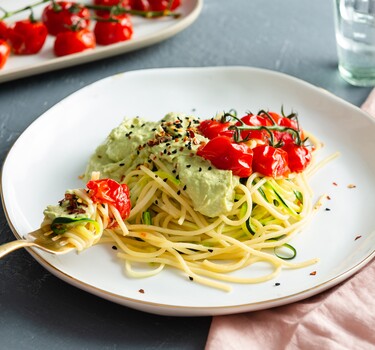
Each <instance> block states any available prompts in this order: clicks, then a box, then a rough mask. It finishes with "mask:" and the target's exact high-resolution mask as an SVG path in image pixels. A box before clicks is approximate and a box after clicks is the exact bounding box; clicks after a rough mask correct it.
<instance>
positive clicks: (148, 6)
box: [131, 0, 181, 11]
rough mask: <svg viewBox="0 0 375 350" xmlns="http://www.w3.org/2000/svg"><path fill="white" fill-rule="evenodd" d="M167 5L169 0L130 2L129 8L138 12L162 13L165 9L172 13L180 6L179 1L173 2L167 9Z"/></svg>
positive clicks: (174, 0)
mask: <svg viewBox="0 0 375 350" xmlns="http://www.w3.org/2000/svg"><path fill="white" fill-rule="evenodd" d="M169 3H170V1H169V0H132V5H131V7H132V8H133V9H134V10H140V11H164V10H166V9H170V10H171V11H173V10H175V9H176V8H177V7H179V6H180V5H181V1H180V0H173V1H172V5H171V7H170V8H169Z"/></svg>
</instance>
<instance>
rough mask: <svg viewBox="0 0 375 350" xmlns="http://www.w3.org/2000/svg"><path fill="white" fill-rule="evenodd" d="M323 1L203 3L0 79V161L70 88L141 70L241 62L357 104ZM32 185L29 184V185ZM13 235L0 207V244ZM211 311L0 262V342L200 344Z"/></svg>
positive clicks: (362, 92) (21, 345)
mask: <svg viewBox="0 0 375 350" xmlns="http://www.w3.org/2000/svg"><path fill="white" fill-rule="evenodd" d="M332 9H333V8H332V3H331V1H329V0H314V1H311V0H288V1H284V0H232V1H224V0H205V3H204V6H203V10H202V13H201V15H200V17H199V18H198V19H197V21H196V22H194V23H193V25H192V26H190V27H189V28H187V29H186V30H185V31H183V32H181V33H179V34H178V35H176V36H175V37H173V38H171V39H168V40H167V41H164V42H162V43H159V44H156V45H153V46H151V47H148V48H144V49H141V50H139V51H136V52H132V53H128V54H123V55H120V56H117V57H113V58H108V59H103V60H100V61H97V62H93V63H89V64H84V65H80V66H76V67H73V68H66V69H62V70H59V71H55V72H51V73H46V74H42V75H38V76H37V77H29V78H23V79H19V80H16V81H11V82H7V83H2V84H0V163H1V164H2V163H3V161H4V159H5V157H6V154H7V152H8V151H9V149H10V148H11V147H12V144H13V143H14V141H15V140H16V139H17V137H18V136H19V135H20V134H21V133H22V132H23V131H24V130H25V129H26V128H27V127H28V126H29V125H30V124H31V123H32V122H33V121H34V120H35V119H36V118H38V117H39V116H40V115H41V114H42V113H44V112H45V111H46V110H48V109H49V108H50V107H51V106H53V105H54V104H56V103H57V102H58V101H60V100H61V99H63V98H64V97H66V96H68V95H69V94H71V93H73V92H74V91H76V90H78V89H80V88H82V87H84V86H86V85H88V84H90V83H92V82H94V81H97V80H99V79H101V78H104V77H107V76H110V75H113V74H116V73H118V72H123V71H130V70H136V69H143V68H161V67H201V66H228V65H241V66H253V67H261V68H267V69H271V70H275V71H280V72H284V73H287V74H289V75H292V76H295V77H298V78H300V79H303V80H305V81H307V82H310V83H312V84H314V85H316V86H319V87H322V88H324V89H326V90H328V91H330V92H331V93H333V94H335V95H337V96H339V97H341V98H343V99H345V100H347V101H349V102H351V103H353V104H355V105H358V106H359V105H361V103H362V102H363V101H364V100H365V98H366V96H367V95H368V93H369V92H370V89H369V88H356V87H352V86H349V85H348V84H347V83H345V82H344V81H343V80H342V79H341V78H340V76H339V75H338V71H337V56H336V47H335V39H334V27H333V14H332ZM30 185H32V184H30ZM12 239H13V235H12V232H11V230H10V228H9V226H8V224H7V221H6V218H5V215H4V212H3V210H0V243H3V242H7V241H10V240H12ZM210 322H211V318H209V317H200V318H196V317H195V318H184V317H180V318H177V317H165V316H157V315H151V314H147V313H142V312H139V311H135V310H132V309H128V308H126V307H123V306H119V305H117V304H113V303H110V302H108V301H106V300H102V299H100V298H98V297H95V296H93V295H90V294H88V293H86V292H83V291H81V290H79V289H76V288H74V287H72V286H70V285H68V284H66V283H64V282H62V281H61V280H59V279H57V278H56V277H54V276H52V275H51V274H50V273H48V272H47V271H45V270H44V269H43V268H42V267H41V266H40V265H39V264H38V263H37V262H35V261H34V260H33V259H32V258H31V256H30V255H29V254H28V253H27V252H26V251H22V250H21V251H17V252H14V253H13V254H11V255H9V256H7V257H5V258H4V259H2V260H1V261H0V348H1V349H122V348H123V349H133V348H134V349H161V348H162V349H164V348H165V349H202V348H204V345H205V342H206V339H207V334H208V331H209V327H210Z"/></svg>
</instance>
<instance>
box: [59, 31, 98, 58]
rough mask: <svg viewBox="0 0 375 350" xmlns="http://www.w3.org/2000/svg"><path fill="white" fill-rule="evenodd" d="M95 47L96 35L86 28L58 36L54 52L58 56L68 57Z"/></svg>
mask: <svg viewBox="0 0 375 350" xmlns="http://www.w3.org/2000/svg"><path fill="white" fill-rule="evenodd" d="M95 47H96V41H95V35H94V33H92V32H90V31H89V30H88V29H86V28H85V29H81V30H78V31H69V32H61V33H59V34H57V36H56V39H55V43H54V47H53V50H54V53H55V55H56V56H66V55H71V54H74V53H78V52H82V51H85V50H88V49H93V48H95Z"/></svg>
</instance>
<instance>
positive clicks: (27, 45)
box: [7, 19, 48, 55]
mask: <svg viewBox="0 0 375 350" xmlns="http://www.w3.org/2000/svg"><path fill="white" fill-rule="evenodd" d="M47 34H48V31H47V27H46V26H45V25H44V24H43V23H42V22H37V21H31V20H29V19H25V20H22V21H17V22H15V23H14V25H13V26H12V27H10V28H9V29H8V32H7V36H8V40H9V42H10V44H11V47H12V50H13V52H14V53H15V54H16V55H33V54H36V53H38V52H39V51H40V50H41V49H42V47H43V45H44V43H45V41H46V39H47Z"/></svg>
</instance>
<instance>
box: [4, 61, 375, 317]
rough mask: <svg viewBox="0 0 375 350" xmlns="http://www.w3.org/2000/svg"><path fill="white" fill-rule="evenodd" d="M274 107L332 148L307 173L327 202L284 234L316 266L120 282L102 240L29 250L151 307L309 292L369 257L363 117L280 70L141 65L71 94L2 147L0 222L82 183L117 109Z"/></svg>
mask: <svg viewBox="0 0 375 350" xmlns="http://www.w3.org/2000/svg"><path fill="white" fill-rule="evenodd" d="M281 105H283V106H284V109H285V110H286V111H289V110H291V109H293V110H294V111H297V112H298V113H299V118H300V122H301V125H302V126H303V127H304V129H306V130H309V131H310V132H312V133H313V134H315V135H316V136H317V137H318V138H319V139H321V140H323V141H324V143H325V148H324V149H323V150H322V152H321V157H324V156H327V155H330V154H332V153H334V152H336V151H339V152H340V153H341V156H340V157H339V158H337V159H336V160H334V161H333V162H331V163H329V164H327V165H326V166H325V167H324V168H322V169H321V170H320V171H319V172H318V173H317V174H316V175H315V176H314V178H313V179H312V186H313V189H314V192H315V195H316V197H318V196H320V195H323V194H327V195H329V196H330V198H331V199H330V200H327V202H326V203H325V204H324V206H323V207H322V209H321V210H320V212H319V213H318V214H317V215H316V216H315V218H314V220H313V222H312V223H311V225H310V226H309V228H307V229H305V230H304V231H303V232H301V233H300V234H299V235H298V236H296V237H295V238H294V239H293V241H292V244H293V245H294V246H295V247H296V248H297V251H298V256H297V258H296V259H297V260H298V261H299V260H306V259H310V258H313V257H318V258H319V259H320V262H319V263H318V264H317V265H314V266H310V267H308V268H303V269H298V270H283V271H282V273H281V274H280V275H279V276H278V277H277V278H276V279H275V280H272V281H269V282H265V283H261V284H255V285H233V286H232V287H233V290H232V292H230V293H226V292H222V291H219V290H215V289H211V288H208V287H204V286H200V285H197V284H195V283H194V282H191V281H189V280H188V278H186V277H185V276H182V275H181V274H180V273H179V272H177V271H175V270H172V269H168V270H166V271H164V272H163V273H161V274H160V275H158V276H155V277H152V278H148V279H131V278H127V277H126V276H125V274H124V273H123V270H122V266H121V265H120V263H119V262H118V261H117V260H116V258H115V253H114V251H113V250H112V249H111V247H110V246H95V247H93V248H91V249H89V250H87V251H85V252H83V253H81V254H75V253H72V254H69V255H67V256H51V255H48V254H45V253H41V252H39V251H32V250H30V252H31V254H32V256H33V257H34V258H35V259H36V260H37V261H38V262H39V263H40V264H41V265H43V266H44V267H45V268H46V269H48V270H49V271H50V272H52V273H53V274H54V275H56V276H57V277H59V278H61V279H62V280H64V281H66V282H68V283H71V284H72V285H74V286H76V287H78V288H81V289H83V290H86V291H88V292H90V293H93V294H96V295H98V296H100V297H103V298H106V299H108V300H111V301H114V302H117V303H120V304H122V305H126V306H129V307H132V308H135V309H139V310H143V311H147V312H151V313H156V314H164V315H180V316H192V315H218V314H229V313H236V312H244V311H253V310H259V309H264V308H269V307H274V306H278V305H283V304H287V303H291V302H294V301H298V300H301V299H304V298H307V297H309V296H312V295H314V294H317V293H319V292H321V291H323V290H326V289H328V288H330V287H332V286H334V285H336V284H337V283H339V282H341V281H343V280H345V279H346V278H348V277H349V276H351V275H353V274H354V273H355V272H356V271H358V270H359V269H360V268H361V267H363V266H364V265H365V264H366V263H367V262H369V261H370V260H371V259H372V258H373V256H374V255H375V252H374V246H375V235H374V228H375V215H374V214H373V213H374V212H375V181H373V179H374V178H375V155H374V153H373V150H374V149H375V138H374V137H373V135H374V134H375V123H374V120H373V119H372V118H371V117H370V116H369V115H367V114H365V113H364V112H362V111H361V110H360V109H359V108H357V107H354V106H352V105H350V104H349V103H346V102H344V101H343V100H340V99H339V98H337V97H335V96H333V95H331V94H329V93H327V92H326V91H324V90H322V89H319V88H316V87H314V86H312V85H310V84H308V83H305V82H303V81H301V80H298V79H296V78H293V77H290V76H287V75H284V74H281V73H276V72H272V71H267V70H261V69H253V68H246V67H225V68H224V67H217V68H174V69H156V70H141V71H133V72H127V73H123V74H119V75H116V76H112V77H109V78H106V79H104V80H101V81H98V82H96V83H94V84H92V85H89V86H87V87H85V88H83V89H82V90H80V91H78V92H75V93H74V94H72V95H71V96H69V97H68V98H66V99H64V100H63V101H61V102H60V103H58V104H57V105H55V106H54V107H53V108H51V109H50V110H49V111H47V112H46V113H44V114H43V115H42V116H41V117H40V118H38V119H37V120H36V121H35V122H34V123H33V124H32V125H30V126H29V127H28V128H27V130H25V132H24V133H23V134H22V135H21V136H20V137H19V139H18V140H17V141H16V142H15V144H14V146H13V147H12V149H11V150H10V152H9V154H8V156H7V158H6V160H5V163H4V165H3V172H2V179H1V185H2V199H3V205H4V208H5V212H6V215H7V218H8V222H9V224H10V226H11V228H12V230H13V232H14V234H15V236H16V237H17V238H19V237H21V236H23V235H24V234H26V233H27V232H29V231H32V230H34V229H36V228H37V227H38V226H39V224H40V222H41V220H42V212H43V209H44V207H45V206H46V205H47V204H50V203H52V204H54V203H56V202H57V201H58V200H60V199H61V198H62V196H63V193H64V191H65V190H66V189H68V188H75V187H81V186H83V185H84V184H83V183H82V182H81V180H79V175H80V174H82V172H83V171H84V169H85V165H86V162H87V160H88V158H89V157H90V155H91V154H92V152H93V151H94V149H95V148H96V146H97V145H99V144H100V143H101V142H102V141H103V140H104V138H105V137H106V136H107V134H108V133H109V131H110V130H111V129H112V128H113V127H115V126H117V125H118V124H119V123H120V122H121V120H122V119H123V117H125V116H128V117H133V116H137V115H139V116H143V117H147V118H150V119H159V118H161V117H162V116H164V114H166V113H168V112H170V111H176V112H184V113H194V114H195V115H197V116H199V117H202V118H209V117H212V116H213V115H214V114H215V113H216V112H221V111H225V110H226V111H228V110H229V109H232V108H235V109H236V110H237V111H238V113H239V114H242V113H244V112H246V111H248V110H252V111H257V110H258V109H262V108H266V109H267V108H268V109H270V110H276V111H279V110H280V108H281ZM77 106H79V107H80V108H77ZM28 169H29V170H28ZM350 184H355V185H356V187H355V188H349V187H350V186H349V187H348V185H350ZM325 208H329V209H330V210H325ZM359 236H360V238H358V237H359ZM356 237H357V239H356ZM312 271H316V275H311V274H310V273H311V272H312ZM240 274H241V275H242V274H244V275H249V271H247V270H243V271H241V272H240ZM276 282H277V283H279V285H275V283H276ZM141 289H142V290H143V291H144V293H140V292H139V291H140V290H141Z"/></svg>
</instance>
